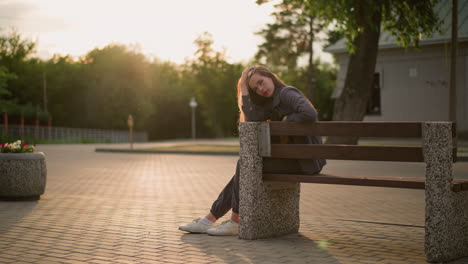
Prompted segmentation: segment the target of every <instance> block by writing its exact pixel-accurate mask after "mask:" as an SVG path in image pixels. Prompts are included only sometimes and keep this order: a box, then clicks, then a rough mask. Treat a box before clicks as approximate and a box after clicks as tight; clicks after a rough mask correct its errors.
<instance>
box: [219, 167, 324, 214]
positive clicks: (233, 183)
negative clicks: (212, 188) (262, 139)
mask: <svg viewBox="0 0 468 264" xmlns="http://www.w3.org/2000/svg"><path fill="white" fill-rule="evenodd" d="M263 172H265V173H284V174H303V171H302V169H301V166H300V164H299V162H298V161H297V160H291V159H273V158H264V159H263ZM316 173H319V172H316ZM239 176H240V166H239V160H238V161H237V166H236V173H235V174H234V176H233V177H232V179H231V180H230V181H229V183H228V184H227V185H226V187H224V189H223V191H222V192H221V193H220V194H219V196H218V199H216V201H214V203H213V205H212V206H211V210H210V212H211V214H212V215H213V216H214V217H216V219H219V218H221V217H222V216H224V215H225V214H226V213H227V212H228V211H229V210H230V209H232V212H234V213H236V214H238V213H239Z"/></svg>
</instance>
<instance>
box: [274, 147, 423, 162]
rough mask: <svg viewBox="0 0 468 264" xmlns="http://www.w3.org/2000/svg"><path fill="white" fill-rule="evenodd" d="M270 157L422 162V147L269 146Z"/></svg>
mask: <svg viewBox="0 0 468 264" xmlns="http://www.w3.org/2000/svg"><path fill="white" fill-rule="evenodd" d="M271 157H274V158H286V159H336V160H372V161H401V162H423V161H424V157H423V151H422V147H382V146H350V145H327V144H321V145H313V144H271Z"/></svg>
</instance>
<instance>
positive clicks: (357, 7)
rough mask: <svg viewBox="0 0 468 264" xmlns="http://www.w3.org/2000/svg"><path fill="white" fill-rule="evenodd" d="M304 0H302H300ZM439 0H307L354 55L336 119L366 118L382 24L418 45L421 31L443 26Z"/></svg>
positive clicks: (351, 141)
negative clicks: (338, 32)
mask: <svg viewBox="0 0 468 264" xmlns="http://www.w3.org/2000/svg"><path fill="white" fill-rule="evenodd" d="M297 1H299V2H302V1H301V0H297ZM437 2H438V0H380V1H375V0H345V1H333V3H332V4H330V1H329V0H306V3H307V5H308V6H309V8H310V9H314V10H317V11H318V12H317V16H318V17H320V18H321V19H323V20H324V21H326V22H328V23H334V24H335V25H336V26H337V28H338V30H339V31H340V32H342V33H343V34H344V36H345V38H346V40H347V46H348V50H349V52H350V59H349V64H348V71H347V75H346V80H345V84H344V88H343V92H342V93H341V95H340V97H339V98H338V99H337V100H336V102H335V107H334V112H333V120H362V119H363V118H364V115H365V111H366V107H367V104H368V101H369V98H370V96H371V87H372V81H373V74H374V70H375V64H376V59H377V52H378V42H379V36H380V30H381V28H382V29H383V30H386V31H388V32H390V34H392V35H394V36H396V38H397V43H399V44H400V45H402V46H403V47H409V46H416V47H418V44H419V39H420V37H421V35H431V34H432V33H433V32H434V31H435V30H439V29H440V21H439V19H438V17H437V15H436V14H435V13H434V6H435V4H436V3H437ZM327 143H347V144H356V143H357V138H337V137H329V138H328V141H327Z"/></svg>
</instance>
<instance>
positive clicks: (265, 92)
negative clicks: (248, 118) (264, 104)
mask: <svg viewBox="0 0 468 264" xmlns="http://www.w3.org/2000/svg"><path fill="white" fill-rule="evenodd" d="M249 87H250V89H252V90H253V91H254V92H255V93H256V94H258V95H260V96H263V97H272V96H273V92H274V91H275V85H274V83H273V80H272V79H271V78H269V77H265V76H262V75H260V74H258V73H254V74H253V75H252V77H250V80H249Z"/></svg>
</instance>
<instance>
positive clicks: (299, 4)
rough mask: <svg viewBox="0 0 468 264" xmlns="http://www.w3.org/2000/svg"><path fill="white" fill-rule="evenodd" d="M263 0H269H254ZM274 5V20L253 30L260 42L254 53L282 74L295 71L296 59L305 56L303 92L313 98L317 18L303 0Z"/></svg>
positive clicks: (318, 27) (266, 0)
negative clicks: (261, 38)
mask: <svg viewBox="0 0 468 264" xmlns="http://www.w3.org/2000/svg"><path fill="white" fill-rule="evenodd" d="M267 2H269V0H257V4H259V5H261V4H264V3H267ZM275 8H276V12H273V13H272V16H273V17H274V18H275V22H274V23H272V24H267V25H266V28H265V29H263V30H261V31H260V32H257V34H258V35H260V36H262V37H263V38H264V42H263V43H262V44H260V45H259V47H258V48H259V49H258V51H257V53H256V55H255V57H256V59H257V60H263V61H264V62H265V64H267V65H270V66H272V68H273V71H275V72H281V73H283V74H284V73H288V72H290V71H295V70H296V67H297V65H298V59H299V58H301V57H303V56H308V63H307V75H306V76H305V77H306V80H307V82H306V86H307V92H306V94H307V95H308V97H309V99H310V100H311V101H315V99H316V98H315V96H314V95H315V91H314V89H316V88H314V63H313V55H314V52H313V43H314V41H315V39H316V33H318V32H320V31H321V30H322V29H323V24H322V23H321V22H320V21H319V20H318V19H317V17H316V15H315V12H316V11H315V10H314V9H310V8H309V6H308V5H307V4H306V3H305V2H304V1H295V0H283V1H282V2H281V3H279V4H276V5H275Z"/></svg>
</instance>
